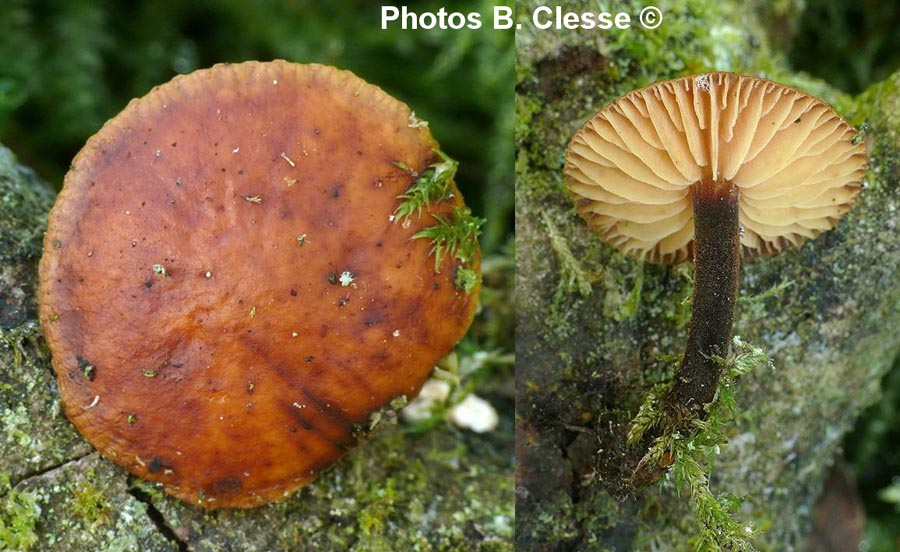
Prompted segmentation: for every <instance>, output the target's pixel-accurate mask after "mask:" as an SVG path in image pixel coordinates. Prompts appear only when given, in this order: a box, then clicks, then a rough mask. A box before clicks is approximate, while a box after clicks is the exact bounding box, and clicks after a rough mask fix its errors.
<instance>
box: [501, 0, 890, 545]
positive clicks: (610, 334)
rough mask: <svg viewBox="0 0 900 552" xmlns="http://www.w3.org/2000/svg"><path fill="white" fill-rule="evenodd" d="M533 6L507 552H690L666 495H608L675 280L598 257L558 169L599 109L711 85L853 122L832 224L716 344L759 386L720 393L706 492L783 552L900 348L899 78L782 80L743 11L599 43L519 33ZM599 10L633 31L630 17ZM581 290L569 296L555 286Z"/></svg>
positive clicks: (662, 345)
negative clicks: (859, 139) (827, 110)
mask: <svg viewBox="0 0 900 552" xmlns="http://www.w3.org/2000/svg"><path fill="white" fill-rule="evenodd" d="M538 5H539V3H538V2H531V1H526V2H521V3H520V4H519V6H518V14H517V15H518V17H519V18H520V21H521V22H522V23H523V25H522V30H520V31H519V32H518V35H517V49H518V62H517V63H518V66H517V100H516V101H517V121H516V131H517V135H516V140H517V146H518V158H517V167H516V172H517V180H516V183H517V184H516V199H517V201H516V232H517V239H516V250H517V297H518V301H517V305H516V307H517V353H518V360H519V362H518V366H517V391H518V395H517V397H518V400H517V452H518V454H517V462H518V466H517V510H516V514H517V517H516V527H517V532H516V539H517V546H518V547H519V548H520V549H523V550H539V549H548V548H549V549H556V550H567V549H575V548H578V547H579V546H582V547H591V548H592V549H600V550H603V549H607V550H632V549H634V550H641V549H647V548H649V547H650V546H651V544H652V546H653V547H654V549H659V550H691V549H692V546H693V543H694V539H695V538H696V533H697V532H696V527H695V524H694V519H693V518H692V513H691V507H690V504H689V502H688V501H689V500H690V498H689V497H687V496H678V494H677V493H676V492H675V491H674V489H673V486H672V485H671V484H669V483H663V484H661V485H657V486H654V487H651V488H649V489H648V490H646V491H645V492H643V493H641V494H639V495H637V496H633V495H630V496H628V497H627V498H613V496H614V495H616V496H618V495H622V494H626V495H627V494H628V493H627V491H628V488H627V487H628V486H627V484H626V481H627V479H628V476H629V475H630V473H629V472H628V471H627V467H628V466H634V465H635V463H636V460H639V458H637V459H636V458H634V454H635V453H634V451H629V450H628V447H626V446H625V441H626V435H627V432H628V429H629V427H630V422H631V420H632V418H633V417H634V415H635V414H636V413H637V410H638V408H639V406H640V404H641V402H642V399H643V397H644V396H645V394H646V392H647V391H648V390H649V389H650V388H651V387H652V385H653V384H654V383H656V382H659V381H662V380H664V379H665V378H666V377H668V376H669V374H670V373H671V367H672V365H673V358H674V359H677V357H678V355H680V353H681V351H682V348H683V343H684V340H685V338H686V334H687V320H688V317H689V315H690V308H689V305H686V304H685V299H686V298H689V297H690V292H691V282H690V274H691V269H690V267H689V266H680V267H674V268H666V267H660V266H656V265H645V264H642V263H640V262H638V261H634V260H632V259H629V258H626V257H624V256H623V255H622V254H620V253H618V252H616V251H615V250H614V249H613V248H611V247H608V246H606V245H605V244H604V243H603V242H602V241H601V239H600V238H599V237H597V236H595V235H593V234H592V233H591V232H590V230H589V229H588V228H587V226H586V225H585V224H584V223H583V221H581V219H579V218H578V216H577V214H576V213H575V210H574V208H573V205H572V203H571V201H570V200H569V198H568V197H567V194H566V193H565V191H564V187H563V182H562V164H563V152H564V151H565V147H566V144H567V142H568V140H569V139H570V137H571V135H572V134H573V133H574V131H575V130H576V129H577V128H579V127H580V126H581V125H582V124H583V123H584V121H585V120H587V119H588V118H589V117H590V116H592V115H593V114H594V113H596V112H597V111H598V110H599V109H600V108H601V107H603V106H604V105H605V104H606V103H608V102H610V101H612V100H613V99H615V98H617V97H619V96H620V95H622V94H623V93H625V92H628V91H630V90H633V89H636V88H639V87H642V86H645V85H647V84H649V83H651V82H655V81H658V80H664V79H669V78H674V77H678V76H682V75H685V74H691V73H700V72H704V71H712V70H721V71H734V72H742V73H748V74H754V75H758V76H764V77H766V78H770V79H773V80H777V81H779V82H783V83H785V84H788V85H791V86H796V87H798V88H801V89H804V90H807V91H809V92H810V93H812V94H814V95H816V96H818V97H820V98H822V99H824V100H826V101H828V102H830V103H831V104H832V105H834V106H835V108H836V109H837V110H838V111H839V112H840V113H841V114H842V115H844V116H845V117H847V118H849V120H850V122H851V123H852V124H854V125H859V124H861V123H862V122H863V121H867V122H868V125H869V131H868V133H867V136H866V140H867V145H868V148H869V151H870V162H869V171H868V174H867V177H866V181H865V189H864V190H863V191H862V193H861V196H860V199H859V201H858V202H857V205H856V206H855V207H854V208H853V209H852V210H851V212H850V213H849V214H848V215H847V216H846V217H845V218H844V219H843V220H842V221H841V222H840V223H839V224H838V226H837V227H836V228H835V229H834V230H832V231H831V232H828V233H826V234H824V235H822V236H821V237H819V238H818V239H816V240H813V241H812V242H810V243H807V244H805V245H804V246H802V247H801V248H799V249H792V250H790V251H787V252H785V253H782V254H780V255H778V256H776V257H772V258H766V259H759V260H754V261H748V262H746V263H745V264H744V266H743V268H742V275H741V282H740V292H739V295H740V296H741V297H743V298H745V299H746V298H748V297H753V296H759V298H758V299H757V300H755V301H747V300H741V299H740V298H739V300H738V305H737V312H736V316H735V330H734V331H735V334H737V335H740V336H741V338H743V339H744V340H745V341H747V342H749V343H752V344H753V345H756V346H759V347H762V348H763V349H764V350H765V352H766V354H767V355H769V356H770V357H771V358H772V360H773V362H774V365H775V371H774V372H771V371H769V370H768V369H767V368H765V367H764V366H761V367H760V368H758V369H757V370H756V371H754V372H752V373H750V374H747V375H746V376H744V377H743V378H741V379H740V380H739V381H738V384H737V389H736V390H735V394H736V395H737V398H738V402H739V404H740V406H741V408H742V412H741V414H740V415H739V416H738V417H737V419H735V420H734V421H733V423H732V427H730V428H729V429H728V436H729V437H730V442H729V443H728V444H727V445H726V446H725V447H724V448H723V449H722V453H721V454H720V455H719V456H718V457H717V458H716V461H715V462H714V465H713V468H712V476H711V485H712V487H713V489H714V490H717V491H721V492H729V493H731V494H735V495H743V496H745V497H746V502H745V503H744V504H743V506H742V508H741V509H740V511H739V513H738V516H739V518H740V519H742V520H744V521H746V522H747V523H752V524H753V526H754V527H756V528H758V529H760V530H762V531H763V532H762V534H761V535H760V536H759V537H758V538H757V539H756V541H755V544H756V545H757V547H759V548H760V549H762V550H769V549H772V550H775V549H777V550H794V549H801V548H803V546H804V543H805V536H806V533H807V531H808V528H809V520H810V513H811V510H812V506H813V504H814V502H815V500H816V498H817V495H818V493H819V491H820V489H821V485H822V481H823V479H824V476H825V475H826V473H827V468H828V465H829V463H830V462H831V459H832V458H833V456H834V453H835V452H836V451H837V450H838V448H839V446H840V443H841V437H842V436H843V435H844V434H845V433H846V432H847V431H848V430H849V428H850V427H851V425H852V424H853V422H854V420H855V417H856V416H857V415H858V413H859V412H860V411H861V409H862V408H863V407H864V406H865V405H867V404H869V403H870V402H871V401H874V400H877V397H878V388H879V380H880V378H881V376H882V375H883V374H884V373H885V372H886V371H887V370H888V368H889V367H890V366H891V364H892V360H893V359H894V357H895V355H896V353H897V350H898V343H900V339H898V337H897V336H898V329H900V286H898V285H897V284H898V277H897V274H898V270H900V243H898V241H897V240H896V237H895V236H896V226H897V224H898V222H900V219H898V214H897V212H896V208H897V205H898V203H900V189H898V179H900V165H898V159H897V151H898V145H900V138H898V131H900V120H898V115H897V113H900V100H897V97H898V94H897V92H898V89H900V75H895V76H894V77H893V78H892V79H889V81H886V82H884V83H882V84H880V85H875V86H873V87H872V88H871V89H870V90H868V91H867V92H866V93H864V94H862V95H861V96H859V97H857V98H851V97H847V96H846V95H843V94H841V93H839V92H838V91H835V90H833V89H830V88H829V87H828V86H827V85H825V84H824V83H822V82H820V81H816V80H815V79H812V78H809V77H807V76H803V75H796V74H793V73H792V72H790V71H789V70H788V69H787V68H786V67H784V66H783V65H782V64H781V62H780V61H778V60H779V59H781V58H780V57H779V56H778V55H777V53H774V52H772V51H771V49H770V47H769V45H768V40H767V37H766V35H765V33H764V32H763V30H762V29H763V24H764V21H761V20H760V17H765V16H764V15H762V16H761V15H760V13H762V12H761V11H760V10H756V8H755V6H754V5H752V4H745V3H739V2H712V1H709V2H685V1H681V0H673V1H671V2H666V3H665V5H660V8H661V9H662V11H663V14H664V19H663V23H662V25H660V27H659V28H657V29H655V30H653V31H649V30H642V29H640V28H632V29H629V30H627V31H616V30H610V31H604V32H597V31H552V30H543V31H540V30H535V29H534V28H533V27H532V26H531V25H530V22H529V21H528V18H530V14H531V13H532V11H533V10H534V8H536V7H537V6H538ZM566 8H567V9H568V10H569V11H575V12H578V11H582V10H593V11H597V10H598V6H596V5H594V4H592V3H588V2H573V3H571V5H567V6H566ZM600 8H602V9H601V10H600V11H603V9H605V10H606V11H614V12H616V11H626V12H629V11H630V13H632V15H634V14H636V13H638V12H639V11H640V8H641V5H639V3H637V2H625V3H617V4H615V5H614V6H605V8H604V6H600ZM773 60H774V61H773ZM561 242H562V243H561ZM566 252H569V253H570V254H565V253H566ZM573 259H574V261H575V262H573ZM573 273H574V274H575V276H573ZM582 281H587V282H589V284H590V289H589V290H585V289H584V286H583V285H568V282H576V283H577V282H582ZM791 282H792V283H791ZM788 283H791V284H790V285H787V284H788ZM772 288H776V289H777V290H778V291H777V293H776V294H775V295H774V296H769V295H766V294H765V292H766V291H767V290H770V289H772ZM560 289H563V290H564V292H563V293H560V292H559V290H560ZM761 294H762V295H761Z"/></svg>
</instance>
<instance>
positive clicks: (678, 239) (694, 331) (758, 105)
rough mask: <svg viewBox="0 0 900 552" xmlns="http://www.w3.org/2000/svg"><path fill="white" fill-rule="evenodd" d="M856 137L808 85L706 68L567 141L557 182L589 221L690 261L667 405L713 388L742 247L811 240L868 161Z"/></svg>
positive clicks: (620, 106)
mask: <svg viewBox="0 0 900 552" xmlns="http://www.w3.org/2000/svg"><path fill="white" fill-rule="evenodd" d="M856 136H857V132H856V130H855V129H853V128H852V127H851V126H850V125H848V124H847V123H846V122H845V121H844V120H843V119H842V118H841V117H840V116H839V115H838V114H837V113H835V112H834V110H832V109H831V108H830V107H829V106H828V105H826V104H825V103H823V102H822V101H821V100H818V99H816V98H814V97H812V96H810V95H808V94H806V93H804V92H801V91H799V90H795V89H793V88H789V87H786V86H783V85H781V84H778V83H775V82H771V81H768V80H765V79H759V78H754V77H748V76H744V75H736V74H731V73H708V74H702V75H694V76H690V77H684V78H680V79H675V80H670V81H666V82H660V83H656V84H653V85H651V86H648V87H646V88H643V89H641V90H637V91H634V92H631V93H629V94H627V95H625V96H624V97H622V98H619V99H618V100H616V101H615V102H613V103H612V104H610V105H608V106H606V107H605V108H603V109H602V110H601V111H600V112H599V113H597V114H596V115H595V116H594V117H593V118H591V119H590V120H589V121H588V122H587V123H586V124H585V125H584V126H583V127H582V128H581V129H580V130H579V131H578V132H577V133H576V134H575V136H574V137H573V138H572V141H571V143H570V144H569V148H568V151H567V154H566V164H565V177H566V178H565V179H566V186H567V187H568V189H569V190H570V191H571V193H572V194H573V196H574V197H575V200H576V203H577V208H578V211H579V213H580V214H581V216H582V217H584V219H585V220H586V221H587V222H588V224H589V225H590V226H591V227H592V228H593V229H594V230H595V231H597V232H598V233H599V234H600V235H601V236H602V237H603V238H604V239H605V240H606V241H607V242H609V243H610V244H612V245H613V246H615V247H617V248H618V249H619V250H621V251H623V252H624V253H626V254H628V255H631V256H634V257H637V258H639V259H642V260H645V261H649V262H655V263H666V264H674V263H680V262H683V261H686V260H689V259H693V260H694V298H693V307H692V308H693V312H692V316H691V323H690V328H689V330H688V341H687V346H686V348H685V353H684V357H683V358H682V363H681V366H680V367H679V369H678V372H677V373H676V376H675V380H674V382H673V387H672V391H671V393H670V394H669V397H668V400H669V401H670V403H671V405H672V406H674V407H675V408H676V409H677V410H680V409H689V410H691V411H697V412H698V413H699V414H700V415H701V416H703V415H704V413H705V409H706V406H707V405H708V404H709V403H710V402H712V400H713V398H714V397H715V392H716V389H717V384H718V380H719V375H720V372H721V366H720V364H719V363H718V362H716V360H715V359H714V358H713V357H714V356H717V355H718V356H724V355H726V354H727V351H728V346H729V343H730V341H731V330H732V322H733V316H734V305H735V300H736V295H737V287H738V281H739V273H740V262H741V257H742V256H743V257H751V256H756V255H766V254H771V253H775V252H778V251H781V250H782V249H784V248H786V247H788V246H790V245H797V244H800V243H801V242H803V241H804V240H807V239H810V238H814V237H815V236H817V235H818V234H820V233H821V232H824V231H827V230H829V229H831V228H832V227H833V226H834V225H835V223H836V222H837V221H838V219H840V218H841V217H842V216H843V215H844V214H845V213H846V212H847V211H848V210H849V209H850V207H851V205H852V204H853V202H854V200H855V199H856V196H857V194H858V193H859V190H860V188H861V183H862V179H863V176H864V174H865V166H866V151H865V145H864V144H863V143H862V141H861V140H857V139H855V138H856Z"/></svg>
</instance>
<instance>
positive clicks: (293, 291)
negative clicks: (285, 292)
mask: <svg viewBox="0 0 900 552" xmlns="http://www.w3.org/2000/svg"><path fill="white" fill-rule="evenodd" d="M296 296H297V290H296V289H292V290H291V297H296Z"/></svg>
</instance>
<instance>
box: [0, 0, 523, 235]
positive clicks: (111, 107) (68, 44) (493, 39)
mask: <svg viewBox="0 0 900 552" xmlns="http://www.w3.org/2000/svg"><path fill="white" fill-rule="evenodd" d="M502 3H503V2H493V1H490V2H489V1H483V0H465V1H456V2H452V3H450V4H449V5H448V6H447V9H448V10H453V11H461V12H469V11H478V12H480V13H481V14H482V22H483V23H486V24H484V25H483V26H482V28H481V29H478V30H459V31H457V30H415V31H412V30H406V31H404V30H402V29H400V28H399V27H394V28H391V29H388V30H386V31H384V30H381V26H380V5H381V3H375V2H371V1H365V0H344V1H341V2H321V1H315V0H189V1H184V0H156V1H148V2H126V1H114V0H0V142H2V143H4V144H5V145H6V146H7V147H9V148H10V149H12V150H13V151H14V152H15V153H16V155H17V156H18V158H19V160H20V161H21V162H22V163H24V164H26V165H29V166H31V167H32V168H34V169H35V170H36V171H37V172H38V173H39V174H40V175H41V176H42V177H43V178H44V179H45V180H46V181H47V182H49V183H51V185H53V186H55V187H57V188H59V187H60V186H61V183H62V177H63V175H64V174H65V172H66V170H67V169H68V166H69V162H70V161H71V159H72V158H73V157H74V155H75V154H76V153H77V152H78V150H79V149H80V148H81V146H82V145H83V144H84V143H85V141H86V140H87V139H88V137H90V136H91V135H92V134H94V132H96V131H97V130H98V129H99V128H100V126H101V125H102V124H103V123H104V122H105V121H106V120H107V119H109V118H111V117H112V116H114V115H115V114H116V113H118V112H119V111H120V110H121V109H122V108H124V107H125V105H126V104H127V103H128V101H129V100H130V99H131V98H134V97H139V96H143V95H144V94H146V93H147V92H148V91H149V90H150V88H152V87H153V86H155V85H158V84H161V83H163V82H166V81H168V80H169V79H171V78H172V77H173V76H174V75H176V74H178V73H188V72H190V71H193V70H195V69H200V68H204V67H209V66H211V65H213V64H215V63H219V62H239V61H245V60H251V59H257V60H269V59H275V58H282V59H287V60H290V61H296V62H318V63H325V64H329V65H334V66H336V67H340V68H342V69H349V70H350V71H353V72H354V73H356V74H357V75H359V76H360V77H362V78H363V79H365V80H367V81H369V82H371V83H374V84H377V85H378V86H380V87H381V88H383V89H384V90H386V91H387V92H388V93H389V94H391V95H393V96H395V97H396V98H398V99H400V100H402V101H404V102H406V103H407V104H409V106H410V107H411V108H412V109H413V110H415V112H416V114H417V115H419V116H420V117H421V118H423V119H425V120H427V121H429V122H430V125H431V130H432V134H433V135H434V136H435V138H436V139H437V140H438V142H440V144H441V147H442V149H443V150H444V151H445V152H446V153H447V154H448V155H450V156H451V157H453V158H455V159H457V160H458V161H459V162H460V169H459V173H458V176H457V183H458V184H459V185H460V188H461V189H462V192H463V194H464V196H465V198H466V202H467V203H468V204H469V206H470V207H472V210H473V211H474V212H475V213H476V214H477V215H479V216H481V217H483V218H486V219H487V221H488V222H487V223H486V225H485V227H484V230H483V235H482V244H483V246H484V249H485V251H486V252H488V253H490V252H495V251H497V250H498V249H499V248H500V247H501V246H503V245H504V243H505V242H507V241H508V238H509V236H510V235H511V232H512V207H513V182H512V167H513V139H512V120H513V105H514V102H513V62H514V55H515V53H514V41H513V34H512V32H511V31H498V30H493V29H492V28H491V25H490V21H491V20H490V13H491V10H492V9H493V6H494V5H495V4H502ZM506 3H507V4H508V5H512V0H508V2H506ZM413 4H414V8H411V9H415V10H417V11H436V10H437V9H439V8H440V7H441V6H443V5H445V4H447V3H446V2H438V1H427V2H415V3H413Z"/></svg>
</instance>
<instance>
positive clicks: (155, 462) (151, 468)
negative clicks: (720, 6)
mask: <svg viewBox="0 0 900 552" xmlns="http://www.w3.org/2000/svg"><path fill="white" fill-rule="evenodd" d="M164 468H166V469H171V468H172V464H170V463H168V462H166V461H165V460H163V459H161V458H160V457H158V456H154V457H153V458H152V459H150V463H149V464H147V471H148V472H150V473H156V472H158V471H160V470H162V469H164Z"/></svg>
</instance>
